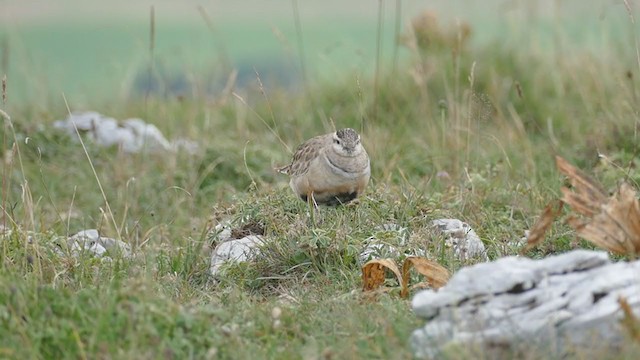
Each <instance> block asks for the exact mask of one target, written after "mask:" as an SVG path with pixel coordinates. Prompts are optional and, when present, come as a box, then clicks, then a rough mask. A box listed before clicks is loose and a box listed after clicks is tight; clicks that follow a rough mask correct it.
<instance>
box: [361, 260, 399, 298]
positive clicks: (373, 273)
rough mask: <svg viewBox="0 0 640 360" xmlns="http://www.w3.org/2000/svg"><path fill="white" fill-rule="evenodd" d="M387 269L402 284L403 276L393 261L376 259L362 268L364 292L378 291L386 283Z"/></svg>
mask: <svg viewBox="0 0 640 360" xmlns="http://www.w3.org/2000/svg"><path fill="white" fill-rule="evenodd" d="M385 269H389V270H391V271H392V272H393V273H394V274H395V275H396V278H397V279H398V284H402V275H401V274H400V270H399V269H398V266H396V264H395V262H393V260H392V259H374V260H371V261H369V262H367V263H366V264H364V265H363V266H362V286H363V290H364V291H371V290H374V289H377V288H378V287H380V285H382V284H383V283H384V279H385Z"/></svg>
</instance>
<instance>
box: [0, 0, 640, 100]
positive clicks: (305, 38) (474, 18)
mask: <svg viewBox="0 0 640 360" xmlns="http://www.w3.org/2000/svg"><path fill="white" fill-rule="evenodd" d="M625 7H637V5H636V4H634V2H624V1H611V0H596V1H581V0H573V1H559V0H541V1H524V0H523V1H519V0H483V1H450V0H442V1H437V0H436V1H417V0H403V1H401V0H397V1H391V0H387V1H371V0H368V1H363V0H354V1H337V0H328V1H322V2H309V1H258V0H245V1H240V2H229V1H191V0H188V1H168V0H155V1H124V0H116V1H97V0H94V1H80V0H59V1H49V0H20V1H18V0H0V52H1V57H0V67H1V68H0V73H6V74H7V77H8V84H9V90H10V91H9V104H10V105H11V104H14V105H17V104H23V103H25V102H36V101H43V100H44V99H47V100H53V101H57V100H61V98H62V94H63V93H64V94H65V96H66V97H67V98H68V99H70V101H71V100H72V101H73V103H74V104H75V105H76V106H82V105H84V106H90V105H94V104H95V103H96V102H98V103H99V102H105V101H106V102H112V101H119V100H122V99H129V98H131V97H136V96H141V95H142V96H145V95H147V94H150V93H154V94H156V95H163V96H164V95H169V96H174V95H175V96H212V97H215V96H216V92H219V91H222V89H223V88H224V87H225V86H226V85H228V84H229V83H230V82H233V83H234V85H235V86H236V87H243V86H252V85H255V83H256V74H259V76H260V79H261V81H262V83H263V84H264V86H265V87H267V88H275V87H278V88H280V89H285V90H293V91H297V90H299V89H300V88H301V86H302V85H303V84H304V83H305V82H308V83H323V82H334V81H336V79H347V80H348V81H353V83H355V82H356V81H357V79H358V78H371V77H372V76H373V75H374V73H375V72H376V69H378V70H379V69H389V68H392V67H393V68H394V69H400V70H402V69H403V60H404V59H405V58H406V57H407V50H406V48H405V47H403V46H402V44H401V38H402V34H403V33H404V32H405V31H407V29H408V28H409V24H410V22H411V19H412V18H415V17H416V16H418V15H419V14H421V13H423V12H424V11H427V10H428V11H430V12H432V13H433V14H436V15H437V19H438V21H439V22H441V23H443V24H455V23H456V22H465V23H468V24H469V25H470V28H471V29H472V34H471V35H472V36H471V44H472V46H486V45H487V44H492V43H495V44H505V43H508V44H509V45H510V46H513V49H514V51H517V49H518V47H519V46H521V47H522V49H526V51H528V52H530V51H531V50H532V49H537V50H538V51H549V52H554V53H555V54H556V55H557V56H562V55H563V52H570V51H573V49H577V48H580V51H583V50H587V51H589V52H591V53H592V54H593V55H594V56H609V55H611V54H619V52H616V51H610V50H611V49H610V48H611V46H615V45H610V44H611V43H612V40H615V44H630V43H632V42H629V41H628V40H624V39H625V38H628V37H630V36H632V35H633V33H634V32H638V30H639V29H640V28H639V26H638V24H637V23H635V25H632V22H631V21H630V20H629V13H628V12H627V10H626V9H625ZM152 14H153V15H152ZM152 29H153V30H152ZM560 30H561V31H560ZM559 34H562V35H559ZM627 46H628V45H627ZM604 49H607V51H604ZM628 50H631V51H630V53H631V54H633V53H634V51H633V49H627V52H629V51H628Z"/></svg>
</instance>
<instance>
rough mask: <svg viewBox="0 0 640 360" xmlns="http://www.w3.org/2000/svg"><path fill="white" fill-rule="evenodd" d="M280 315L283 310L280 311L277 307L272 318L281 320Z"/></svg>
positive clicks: (272, 312)
mask: <svg viewBox="0 0 640 360" xmlns="http://www.w3.org/2000/svg"><path fill="white" fill-rule="evenodd" d="M280 315H282V309H280V308H279V307H277V306H276V307H274V308H273V309H272V310H271V317H272V318H273V319H274V320H277V319H279V318H280Z"/></svg>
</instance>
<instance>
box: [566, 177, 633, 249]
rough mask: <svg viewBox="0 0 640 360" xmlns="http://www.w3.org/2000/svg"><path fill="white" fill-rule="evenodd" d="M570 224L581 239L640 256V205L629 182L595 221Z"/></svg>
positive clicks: (606, 205)
mask: <svg viewBox="0 0 640 360" xmlns="http://www.w3.org/2000/svg"><path fill="white" fill-rule="evenodd" d="M569 225H571V226H573V227H574V228H575V230H576V233H577V234H578V235H579V236H580V237H582V238H584V239H585V240H587V241H590V242H592V243H594V244H595V245H597V246H599V247H602V248H605V249H607V250H609V251H613V252H617V253H620V254H638V253H640V204H639V203H638V199H637V197H636V192H635V190H633V188H632V187H631V186H630V185H628V184H626V183H623V184H622V185H621V186H620V189H619V190H618V191H617V192H616V193H615V194H614V195H613V196H612V197H611V198H609V201H608V202H607V203H606V204H604V206H602V211H601V212H600V213H599V214H597V215H596V216H595V217H593V219H591V221H587V222H582V223H580V222H579V220H578V221H576V220H572V222H570V223H569Z"/></svg>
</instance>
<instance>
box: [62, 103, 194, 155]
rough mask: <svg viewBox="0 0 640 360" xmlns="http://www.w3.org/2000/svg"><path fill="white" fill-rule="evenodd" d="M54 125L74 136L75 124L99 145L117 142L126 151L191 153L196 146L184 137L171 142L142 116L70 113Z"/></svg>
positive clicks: (115, 144) (112, 144)
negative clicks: (181, 150)
mask: <svg viewBox="0 0 640 360" xmlns="http://www.w3.org/2000/svg"><path fill="white" fill-rule="evenodd" d="M74 125H75V126H74ZM53 126H54V127H56V128H58V129H61V130H63V131H65V132H66V133H67V134H68V135H69V136H71V137H72V138H74V139H77V134H76V128H77V129H78V132H79V133H81V134H86V135H87V138H88V139H89V140H91V141H93V142H94V143H96V144H98V145H99V146H104V147H109V146H118V147H120V148H121V149H122V151H124V152H127V153H137V152H141V151H151V152H154V151H167V150H178V149H184V150H186V151H188V152H190V153H193V152H195V150H196V149H197V145H196V144H195V143H193V142H190V141H187V140H184V139H180V140H176V141H173V142H170V141H169V140H167V139H166V138H165V137H164V135H162V132H161V131H160V130H159V129H158V128H157V127H156V126H155V125H153V124H148V123H146V122H145V121H144V120H142V119H127V120H124V121H122V122H118V121H117V120H116V119H114V118H110V117H107V116H104V115H102V114H100V113H98V112H95V111H87V112H74V113H71V114H70V115H69V116H68V117H67V118H66V119H65V120H60V121H56V122H55V123H54V125H53Z"/></svg>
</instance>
